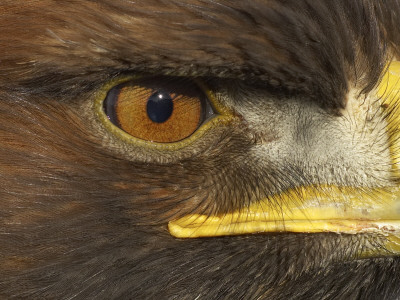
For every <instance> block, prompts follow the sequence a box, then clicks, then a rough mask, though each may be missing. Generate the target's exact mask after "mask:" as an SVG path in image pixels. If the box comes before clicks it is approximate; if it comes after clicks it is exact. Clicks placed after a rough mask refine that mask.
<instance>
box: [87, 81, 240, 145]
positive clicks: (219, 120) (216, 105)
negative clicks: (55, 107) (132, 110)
mask: <svg viewBox="0 0 400 300" xmlns="http://www.w3.org/2000/svg"><path fill="white" fill-rule="evenodd" d="M139 78H143V77H142V76H122V77H118V78H115V79H113V80H111V81H109V82H108V83H106V84H105V85H104V86H103V87H102V88H100V90H99V91H98V92H97V93H96V94H95V95H94V110H95V114H96V115H97V117H98V119H99V120H100V122H101V123H102V124H103V126H104V127H105V128H106V129H107V131H108V132H110V133H111V134H113V135H114V136H116V137H118V138H119V139H121V140H122V141H123V142H124V143H127V144H132V145H134V146H140V147H144V148H149V149H157V150H166V151H175V150H179V149H181V148H184V147H186V146H188V145H190V144H192V143H193V142H195V141H196V140H198V139H199V138H200V137H201V136H203V135H204V134H205V133H206V132H207V131H209V130H210V129H212V128H215V127H217V126H223V125H227V124H229V123H230V122H231V121H232V120H233V114H232V112H231V111H230V110H229V109H227V108H226V107H224V106H223V105H222V104H221V103H220V102H219V101H218V99H217V97H215V95H214V94H213V93H212V91H210V90H209V89H208V88H207V86H206V84H205V83H204V82H202V81H201V80H199V79H193V81H194V82H195V83H196V85H197V86H198V87H199V88H200V89H201V90H202V91H203V92H204V94H205V95H206V97H207V100H208V101H210V103H211V105H210V104H208V108H207V111H206V116H205V122H204V123H203V124H201V125H200V126H199V128H198V129H197V130H196V131H195V132H194V133H193V134H192V135H190V136H189V137H187V138H185V139H183V140H181V141H177V142H171V143H158V142H151V141H146V140H142V139H139V138H136V137H133V136H132V135H130V134H129V133H127V132H125V131H123V130H122V129H120V128H118V127H117V126H115V125H114V124H113V123H111V121H110V120H109V118H108V117H107V115H106V114H105V112H104V109H103V102H104V100H105V99H106V96H107V94H108V92H109V91H110V90H111V89H112V88H114V87H115V86H117V85H120V84H123V83H126V82H129V81H134V80H137V79H139ZM214 111H215V113H216V114H215V115H213V117H212V118H210V117H211V115H212V114H213V112H214Z"/></svg>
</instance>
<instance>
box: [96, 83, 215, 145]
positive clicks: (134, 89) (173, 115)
mask: <svg viewBox="0 0 400 300" xmlns="http://www.w3.org/2000/svg"><path fill="white" fill-rule="evenodd" d="M103 109H104V113H105V114H106V115H107V118H108V119H109V121H110V122H111V123H112V124H114V125H115V126H117V127H118V128H120V129H122V130H123V131H124V132H126V133H128V134H129V135H131V136H132V137H135V138H138V139H141V140H144V141H149V142H157V143H172V142H178V141H181V140H184V139H185V138H187V137H189V136H191V135H192V134H193V133H194V132H195V131H196V130H197V129H198V128H199V127H200V126H201V125H202V124H203V123H204V122H205V121H207V120H209V119H210V118H212V117H213V116H214V115H215V112H214V109H213V108H212V106H211V104H210V101H209V99H208V97H207V95H206V94H205V92H204V91H203V90H202V89H201V88H200V87H199V85H197V84H196V83H195V82H194V81H192V80H190V79H187V78H170V77H144V78H139V79H136V80H130V81H127V82H124V83H121V84H118V85H116V86H114V87H112V88H111V89H110V90H109V92H108V93H107V96H106V98H105V100H104V102H103Z"/></svg>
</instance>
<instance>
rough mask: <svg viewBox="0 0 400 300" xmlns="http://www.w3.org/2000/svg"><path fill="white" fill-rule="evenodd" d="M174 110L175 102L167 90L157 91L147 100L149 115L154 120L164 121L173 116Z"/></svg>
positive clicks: (157, 121)
mask: <svg viewBox="0 0 400 300" xmlns="http://www.w3.org/2000/svg"><path fill="white" fill-rule="evenodd" d="M173 110H174V103H173V102H172V98H171V96H170V95H169V94H168V93H166V92H163V91H158V92H155V93H154V94H153V95H151V96H150V97H149V99H148V100H147V115H148V116H149V118H150V120H152V121H153V122H156V123H164V122H165V121H167V120H168V119H169V117H171V115H172V111H173Z"/></svg>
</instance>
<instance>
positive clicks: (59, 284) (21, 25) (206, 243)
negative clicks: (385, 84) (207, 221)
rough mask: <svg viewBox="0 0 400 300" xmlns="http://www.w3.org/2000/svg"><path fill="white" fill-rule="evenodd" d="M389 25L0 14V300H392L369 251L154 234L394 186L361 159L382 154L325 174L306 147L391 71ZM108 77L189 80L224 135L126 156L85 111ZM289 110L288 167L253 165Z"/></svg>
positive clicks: (250, 8) (303, 6) (281, 8)
mask: <svg viewBox="0 0 400 300" xmlns="http://www.w3.org/2000/svg"><path fill="white" fill-rule="evenodd" d="M399 14H400V3H399V2H398V1H394V0H393V1H374V0H371V1H367V0H365V1H362V0H358V1H347V0H343V1H328V0H327V1H311V0H310V1H297V0H293V1H211V0H210V1H209V0H205V1H195V0H187V1H175V0H172V1H161V0H152V1H149V0H146V1H145V0H143V1H134V2H131V1H119V0H118V1H111V0H110V1H106V0H104V1H56V0H42V1H29V2H28V1H26V2H23V3H22V2H21V3H16V2H15V1H6V2H4V3H2V4H0V46H1V47H0V101H1V105H0V141H1V146H0V296H1V297H2V298H5V299H10V298H13V297H14V298H17V299H19V298H26V299H90V298H93V299H397V298H399V297H400V284H399V280H400V259H399V257H397V256H394V255H390V253H385V255H383V254H381V255H376V256H377V257H368V258H362V257H361V256H362V255H361V254H364V253H366V252H368V251H374V250H376V249H377V248H380V247H382V245H383V244H384V241H385V237H383V236H379V235H373V234H358V235H346V234H341V235H340V234H333V233H324V234H322V233H321V234H294V233H280V234H260V235H247V236H235V237H219V238H202V239H176V238H174V237H172V236H171V235H170V234H169V232H168V230H167V223H168V221H169V220H172V219H175V218H177V217H180V216H183V215H185V214H188V213H191V212H198V213H203V214H209V215H214V214H221V213H225V212H227V211H233V210H235V209H237V208H239V207H243V206H246V205H247V204H249V203H250V202H254V201H257V200H259V199H261V198H263V197H266V196H271V195H273V194H275V193H278V192H281V191H284V190H287V189H289V188H293V187H297V186H302V185H307V184H326V183H328V184H337V185H340V186H352V187H358V186H362V187H364V188H366V189H368V188H372V187H375V186H380V187H382V186H390V185H394V184H397V181H398V179H397V178H393V177H392V176H390V174H389V173H390V172H389V171H388V170H387V167H388V164H389V163H388V162H383V163H382V164H377V162H376V161H375V160H374V157H375V156H379V155H381V153H384V152H385V151H387V148H386V146H385V145H386V144H385V143H384V141H382V145H384V146H379V145H380V143H379V142H380V140H378V141H376V140H375V141H374V143H373V146H372V144H371V145H369V144H367V145H368V147H367V149H368V151H367V150H364V151H366V152H365V153H364V154H365V157H366V159H365V161H363V164H361V163H358V161H357V160H356V159H355V158H357V157H358V156H356V154H353V153H352V152H351V151H350V150H351V149H352V148H349V149H350V150H349V149H347V148H344V147H345V146H338V148H340V149H342V148H341V147H343V152H346V151H347V152H346V153H347V155H348V158H349V159H347V158H346V157H345V158H343V157H340V158H337V157H335V156H334V155H336V154H335V153H333V152H332V153H331V152H329V154H327V155H326V159H323V157H325V156H324V155H323V153H322V154H321V157H322V158H321V157H320V156H318V155H319V154H318V155H317V154H314V152H313V150H314V146H315V145H314V144H313V143H314V140H316V142H315V143H317V142H318V141H319V139H318V137H319V135H323V133H324V132H323V131H322V130H323V128H325V126H326V128H330V127H329V126H331V125H330V124H331V123H329V122H330V121H329V122H328V121H326V120H332V122H335V120H336V119H337V118H340V117H341V115H342V112H343V110H344V109H345V107H346V104H347V101H348V92H349V90H351V89H352V88H354V87H356V88H357V90H358V91H360V92H362V93H365V94H366V95H368V93H370V92H371V91H373V90H374V88H375V87H376V85H377V83H378V82H379V79H380V76H381V75H382V72H383V71H384V68H385V66H386V64H387V62H388V61H389V60H391V59H392V58H393V57H397V58H398V57H399V54H400V53H399V48H398V47H399V46H398V45H400V34H399V31H398V28H400V17H399ZM122 74H150V75H157V76H158V75H163V76H166V77H169V76H174V77H175V76H177V77H180V76H185V77H190V78H195V77H196V78H201V79H202V80H203V81H204V82H206V83H207V85H208V86H209V87H210V89H211V90H212V91H214V92H215V93H221V95H222V96H220V97H221V99H222V100H221V102H223V103H224V104H225V105H226V106H229V108H230V109H232V110H233V111H234V112H235V117H236V119H235V122H233V123H232V124H231V125H226V126H221V127H218V128H213V129H212V130H211V131H209V132H207V134H205V135H204V136H202V137H201V138H200V139H199V140H197V141H196V142H194V143H193V144H190V145H189V146H187V147H185V148H183V149H180V150H176V151H162V150H157V149H150V150H149V149H147V148H143V147H140V146H137V145H132V144H127V143H125V142H124V141H121V140H119V139H118V138H117V137H115V136H113V134H112V133H111V132H108V131H107V130H106V129H105V128H104V127H103V126H102V125H101V124H100V123H99V121H98V120H97V118H96V117H95V114H94V112H93V109H92V105H93V101H94V100H93V99H94V98H95V95H96V94H97V93H98V92H99V90H101V87H102V86H103V85H104V84H106V83H107V82H108V81H110V80H111V79H113V78H116V77H118V76H120V75H122ZM166 77H165V78H166ZM249 95H250V96H251V97H250V96H249ZM263 95H266V96H265V97H266V98H263V97H264V96H263ZM293 103H294V104H293ZM291 104H293V106H291ZM287 107H289V108H287ZM291 107H293V110H295V109H298V110H296V112H294V113H293V115H290V117H291V119H294V121H293V124H295V125H293V126H294V128H295V129H297V131H296V130H295V131H294V133H293V136H291V137H290V138H288V139H289V140H290V141H294V142H293V143H295V144H296V143H297V144H296V145H298V148H296V147H294V148H293V147H289V146H288V148H287V149H291V151H293V153H295V154H296V153H297V150H295V149H302V150H301V151H300V150H298V152H299V153H300V152H301V153H302V154H299V155H300V156H301V157H300V158H296V155H294V154H293V155H291V154H290V153H289V155H288V157H294V159H293V160H289V159H288V160H284V159H283V158H282V160H279V159H280V158H281V157H284V154H282V152H283V150H285V151H286V150H287V149H283V150H282V152H280V153H279V155H277V157H278V158H276V157H275V156H274V155H275V154H276V153H275V152H272V150H268V151H271V152H266V153H267V155H266V156H257V155H258V152H256V151H255V150H254V149H256V148H255V147H257V146H259V145H266V147H268V146H269V145H272V144H273V143H274V141H277V142H279V141H280V140H284V138H283V137H284V136H285V133H284V132H283V133H282V132H281V131H279V130H278V129H279V128H283V127H282V126H283V124H288V123H290V122H286V121H287V120H286V119H285V118H284V117H281V116H279V115H278V112H280V113H282V114H285V113H287V114H288V113H290V112H291V109H292V108H291ZM297 107H300V108H297ZM302 107H305V108H304V110H303V108H302ZM271 111H272V113H271ZM246 112H259V113H260V115H265V116H266V118H268V122H267V121H265V124H264V122H259V121H258V119H257V118H258V117H259V115H258V114H256V116H253V117H252V118H250V117H247V114H246ZM279 120H281V121H279ZM274 121H276V123H274ZM279 122H282V123H279ZM262 126H263V127H262ZM332 126H333V125H332ZM314 128H317V129H314ZM319 130H321V131H319ZM327 132H330V131H327ZM312 134H315V136H316V137H317V138H315V139H313V137H315V136H312ZM376 136H378V137H379V139H380V138H382V136H383V134H380V133H377V134H376ZM334 138H338V139H340V135H338V136H334ZM329 139H331V137H329ZM382 139H383V138H382ZM311 141H313V142H311ZM358 142H359V141H358V140H356V142H355V144H361V143H358ZM307 143H309V145H308V144H307ZM339 144H340V143H339ZM307 145H308V146H309V147H306V146H307ZM340 145H341V144H340ZM377 145H378V146H377ZM356 146H357V145H356ZM356 146H354V148H355V149H358V148H357V147H356ZM270 148H272V146H271V147H270ZM257 149H258V148H257ZM257 151H258V150H257ZM374 151H375V152H374ZM355 152H356V151H355ZM311 153H313V155H311ZM340 153H341V154H342V152H340ZM307 154H309V156H307ZM269 155H270V156H269ZM352 155H354V157H355V158H353V157H352ZM369 155H370V156H369ZM303 156H304V157H308V158H310V160H309V161H305V160H304V159H303V158H304V157H303ZM344 169H346V173H344V171H343V170H344ZM328 173H329V174H333V176H332V177H329V176H328V175H327V174H328ZM364 173H366V174H371V176H369V177H368V178H366V179H365V177H363V176H362V174H364ZM375 174H378V175H379V176H375V177H374V175H375ZM274 204H276V203H274ZM278 205H279V203H278Z"/></svg>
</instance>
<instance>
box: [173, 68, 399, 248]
mask: <svg viewBox="0 0 400 300" xmlns="http://www.w3.org/2000/svg"><path fill="white" fill-rule="evenodd" d="M399 93H400V62H392V63H391V64H390V66H389V67H388V69H387V72H386V73H385V75H384V77H383V78H382V81H381V83H380V85H379V87H378V91H377V96H378V97H379V98H380V99H381V101H382V105H384V106H387V107H388V111H390V114H389V116H388V119H387V120H388V122H387V123H388V133H389V142H390V151H391V159H392V163H393V175H394V177H395V178H400V176H399V175H400V174H399V160H400V147H399V146H400V111H399V110H398V109H396V107H397V106H396V104H398V102H399V98H400V97H399V95H400V94H399ZM274 203H279V205H275V207H274V206H273V204H274ZM168 229H169V231H170V233H171V235H173V236H175V237H179V238H197V237H213V236H224V235H240V234H251V233H262V232H303V233H306V232H307V233H315V232H336V233H346V234H358V233H376V234H380V235H384V236H386V237H387V241H388V242H387V244H386V246H385V247H386V248H387V249H388V250H390V251H392V252H394V253H400V186H395V187H393V186H392V187H387V188H380V189H375V190H371V189H368V190H367V189H362V188H356V187H343V188H341V187H336V186H318V187H316V186H308V187H300V188H297V189H294V190H289V191H285V192H284V193H282V194H279V195H274V196H272V197H270V198H268V199H263V200H261V201H259V202H257V203H253V204H252V205H250V206H249V207H246V208H245V209H242V210H239V211H236V212H233V213H229V214H224V215H222V216H207V215H199V214H192V215H187V216H184V217H183V218H180V219H178V220H174V221H171V222H169V224H168Z"/></svg>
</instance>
